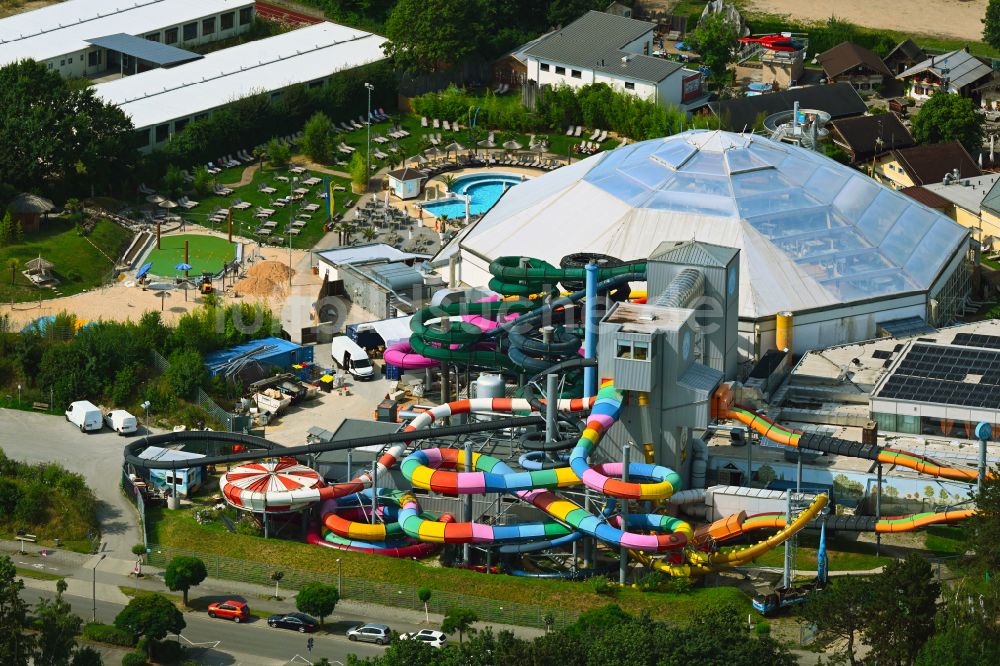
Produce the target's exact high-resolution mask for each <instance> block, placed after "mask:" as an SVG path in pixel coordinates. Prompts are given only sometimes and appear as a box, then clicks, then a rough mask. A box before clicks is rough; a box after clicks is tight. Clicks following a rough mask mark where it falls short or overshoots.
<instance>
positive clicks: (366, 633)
mask: <svg viewBox="0 0 1000 666" xmlns="http://www.w3.org/2000/svg"><path fill="white" fill-rule="evenodd" d="M347 638H349V639H350V640H352V641H362V642H365V643H378V644H379V645H388V644H389V641H390V640H391V638H392V630H391V629H389V627H388V626H386V625H384V624H371V623H369V624H359V625H358V626H356V627H351V628H350V629H348V630H347Z"/></svg>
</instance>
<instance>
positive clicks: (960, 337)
mask: <svg viewBox="0 0 1000 666" xmlns="http://www.w3.org/2000/svg"><path fill="white" fill-rule="evenodd" d="M951 344H953V345H962V346H965V347H983V348H984V349H1000V335H980V334H979V333H959V334H957V335H956V336H955V339H954V340H953V341H952V343H951Z"/></svg>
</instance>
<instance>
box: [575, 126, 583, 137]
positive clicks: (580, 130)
mask: <svg viewBox="0 0 1000 666" xmlns="http://www.w3.org/2000/svg"><path fill="white" fill-rule="evenodd" d="M581 134H583V125H577V126H576V129H575V130H573V136H580V135H581Z"/></svg>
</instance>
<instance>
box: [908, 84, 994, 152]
mask: <svg viewBox="0 0 1000 666" xmlns="http://www.w3.org/2000/svg"><path fill="white" fill-rule="evenodd" d="M913 138H914V139H916V140H917V143H941V142H942V141H958V142H959V143H961V144H962V145H963V146H965V149H966V150H968V151H969V153H970V154H971V155H972V156H973V158H975V157H976V156H977V155H978V154H979V152H980V151H982V149H983V118H982V116H980V115H979V114H978V113H976V106H975V104H974V103H973V102H972V100H971V99H969V98H967V97H960V96H958V95H952V94H950V93H946V92H937V93H935V94H934V95H932V96H931V98H930V99H929V100H927V101H926V102H924V105H923V106H922V107H920V111H918V112H917V115H916V116H915V117H914V118H913Z"/></svg>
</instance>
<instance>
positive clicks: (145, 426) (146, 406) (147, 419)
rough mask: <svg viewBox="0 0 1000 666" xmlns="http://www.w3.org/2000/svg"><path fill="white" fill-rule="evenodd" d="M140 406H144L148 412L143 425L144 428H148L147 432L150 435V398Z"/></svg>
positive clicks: (144, 409)
mask: <svg viewBox="0 0 1000 666" xmlns="http://www.w3.org/2000/svg"><path fill="white" fill-rule="evenodd" d="M140 406H141V407H142V409H143V411H144V412H145V413H146V418H145V419H144V421H143V424H142V425H143V427H144V428H146V434H147V435H148V434H149V400H146V401H145V402H143V403H142V405H140Z"/></svg>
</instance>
